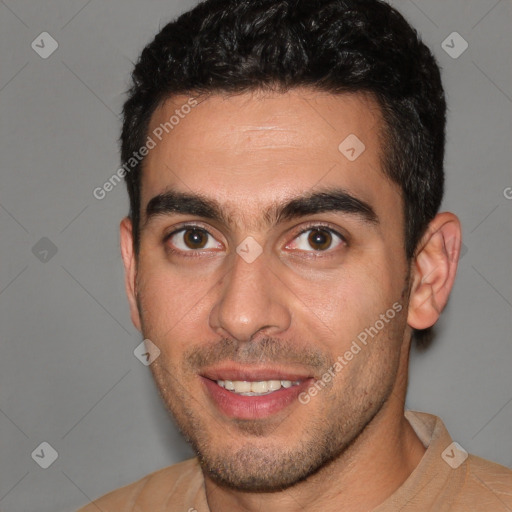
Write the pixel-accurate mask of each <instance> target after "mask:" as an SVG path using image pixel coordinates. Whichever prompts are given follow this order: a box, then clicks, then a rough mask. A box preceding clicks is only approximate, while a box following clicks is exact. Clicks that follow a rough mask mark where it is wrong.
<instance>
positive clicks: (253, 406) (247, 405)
mask: <svg viewBox="0 0 512 512" xmlns="http://www.w3.org/2000/svg"><path fill="white" fill-rule="evenodd" d="M201 380H202V381H203V384H204V385H205V386H206V389H207V390H208V393H209V395H210V397H211V398H212V399H213V402H214V403H215V405H216V406H217V408H218V409H219V410H220V411H221V412H223V413H224V414H225V415H226V416H228V417H230V418H236V419H240V420H255V419H261V418H267V417H268V416H271V415H272V414H276V413H278V412H279V411H282V410H283V409H285V408H286V407H288V406H289V405H290V404H292V403H293V402H297V401H298V399H297V397H298V396H299V394H300V393H302V391H304V390H305V389H306V388H307V387H308V384H309V381H310V380H311V379H307V380H305V381H302V382H301V383H300V384H298V385H296V386H291V387H289V388H281V389H279V390H278V391H274V392H273V393H270V394H268V395H262V396H243V395H237V394H236V393H232V392H231V391H228V390H226V389H224V388H222V387H221V386H219V385H218V384H217V383H216V382H215V381H213V380H211V379H207V378H205V377H201Z"/></svg>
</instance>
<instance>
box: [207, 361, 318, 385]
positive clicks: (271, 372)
mask: <svg viewBox="0 0 512 512" xmlns="http://www.w3.org/2000/svg"><path fill="white" fill-rule="evenodd" d="M200 375H201V376H203V377H206V378H207V379H210V380H231V381H251V382H258V381H263V380H290V381H292V382H296V381H304V380H307V379H310V378H311V375H307V374H305V373H304V372H299V371H296V370H290V369H285V368H279V367H273V368H272V367H268V366H267V367H255V366H243V365H233V364H230V365H223V366H216V367H212V368H208V369H206V370H203V371H202V372H200Z"/></svg>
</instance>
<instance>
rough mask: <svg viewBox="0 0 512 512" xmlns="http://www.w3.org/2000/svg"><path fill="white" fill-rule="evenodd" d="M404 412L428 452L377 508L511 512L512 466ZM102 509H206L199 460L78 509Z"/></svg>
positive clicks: (435, 421)
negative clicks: (470, 449)
mask: <svg viewBox="0 0 512 512" xmlns="http://www.w3.org/2000/svg"><path fill="white" fill-rule="evenodd" d="M405 416H406V418H407V420H408V421H409V423H410V424H411V426H412V428H413V429H414V431H415V432H416V435H417V436H418V437H419V438H420V440H421V442H422V443H423V444H424V446H425V448H426V449H427V450H426V452H425V454H424V456H423V458H422V459H421V461H420V463H419V464H418V466H417V467H416V469H415V470H414V471H413V472H412V473H411V475H409V478H408V479H407V480H406V481H405V482H404V483H403V485H402V486H401V487H399V488H398V489H397V490H396V491H395V492H394V493H393V494H392V495H391V496H390V497H389V498H388V499H387V500H386V501H385V502H384V503H382V504H381V505H379V506H378V507H377V508H376V509H374V512H398V511H399V512H413V511H414V512H418V511H421V512H426V511H434V512H512V470H510V469H508V468H506V467H504V466H500V465H498V464H494V463H493V462H489V461H487V460H484V459H481V458H480V457H476V456H474V455H469V456H467V454H466V452H464V451H463V450H462V449H461V448H460V447H459V446H458V445H456V444H453V441H452V439H451V437H450V434H448V431H447V430H446V427H445V426H444V424H443V422H442V421H441V420H440V419H439V418H437V417H436V416H432V415H430V414H425V413H420V412H413V411H407V412H406V413H405ZM99 510H101V511H102V512H175V511H176V512H196V511H197V512H208V511H209V508H208V504H207V501H206V494H205V488H204V479H203V474H202V472H201V468H200V466H199V463H198V461H197V459H190V460H187V461H185V462H181V463H179V464H175V465H174V466H170V467H167V468H164V469H161V470H160V471H156V472H155V473H152V474H150V475H148V476H146V477H144V478H143V479H142V480H139V481H138V482H135V483H133V484H131V485H128V486H126V487H122V488H121V489H118V490H116V491H113V492H111V493H109V494H107V495H105V496H103V497H102V498H100V499H98V500H96V501H94V502H93V503H91V504H89V505H88V506H86V507H84V508H82V509H80V510H79V511H78V512H98V511H99ZM341 510H342V509H341V508H340V511H341Z"/></svg>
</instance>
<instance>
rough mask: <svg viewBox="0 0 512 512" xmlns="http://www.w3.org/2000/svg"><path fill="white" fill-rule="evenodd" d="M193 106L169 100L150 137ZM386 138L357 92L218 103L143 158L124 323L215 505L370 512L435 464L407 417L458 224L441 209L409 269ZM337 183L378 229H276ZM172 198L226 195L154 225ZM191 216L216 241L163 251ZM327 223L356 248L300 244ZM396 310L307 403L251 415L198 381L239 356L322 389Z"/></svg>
mask: <svg viewBox="0 0 512 512" xmlns="http://www.w3.org/2000/svg"><path fill="white" fill-rule="evenodd" d="M187 100H188V96H176V97H173V98H172V99H170V100H168V101H167V102H165V103H164V104H163V105H161V106H160V108H158V109H157V110H156V111H155V112H154V114H153V116H152V119H151V123H150V127H149V131H148V133H151V131H152V130H153V129H154V128H156V127H157V126H158V125H159V124H160V123H164V122H165V121H167V120H168V119H169V118H170V116H171V115H172V114H173V113H174V111H175V109H176V108H180V106H181V105H183V104H185V103H186V102H187ZM381 128H382V120H381V117H380V111H379V108H378V106H377V105H376V103H375V102H374V101H373V100H372V98H371V97H369V96H366V95H363V94H352V95H348V94H344V95H337V96H334V95H331V94H327V93H320V92H317V91H316V92H315V91H311V90H304V89H296V90H293V91H290V92H287V93H284V94H283V93H272V94H271V93H265V94H264V93H261V92H251V93H244V94H240V95H237V96H227V95H221V94H215V95H212V96H209V97H207V98H202V99H201V100H200V104H199V105H198V106H197V107H195V108H194V109H193V110H192V111H191V112H190V113H189V114H188V115H187V116H186V117H184V118H183V119H181V120H180V122H179V124H178V125H176V126H175V127H174V129H173V130H172V131H170V133H169V134H167V135H166V136H165V137H164V138H163V139H162V141H161V142H159V143H158V144H157V146H156V147H155V148H154V149H153V150H151V151H150V153H149V154H148V156H147V157H146V160H145V162H144V170H143V179H142V201H141V208H142V209H141V239H140V252H139V255H138V257H136V256H135V254H134V252H133V240H132V226H131V223H130V220H129V219H128V218H126V219H124V220H123V221H122V223H121V246H122V254H123V260H124V264H125V270H126V288H127V294H128V298H129V301H130V307H131V316H132V320H133V323H134V325H135V326H136V327H137V328H138V329H139V330H141V331H142V333H143V335H144V337H145V338H149V339H150V340H151V341H152V342H153V343H154V344H155V345H157V346H158V347H159V349H160V351H161V354H160V356H159V357H158V358H157V359H156V360H155V362H154V363H153V364H152V365H151V369H152V372H153V375H154V378H155V380H156V383H157V385H158V388H159V390H160V393H161V395H162V398H163V399H164V401H165V403H166V404H167V406H168V407H169V409H170V410H171V412H172V413H173V415H174V416H175V418H176V421H177V423H178V425H179V426H180V428H181V430H182V431H183V433H184V434H185V436H186V437H187V439H188V440H189V441H190V442H191V443H192V445H193V446H194V448H195V449H196V450H197V451H198V452H199V454H200V456H201V460H202V463H203V472H204V475H205V482H206V492H207V499H208V504H209V507H210V509H211V510H212V511H214V512H217V511H221V510H248V511H257V510H272V509H275V510H280V511H284V512H288V511H290V512H291V511H296V510H304V509H305V510H311V511H316V510H318V511H320V510H321V511H323V512H329V511H331V510H341V508H340V507H341V506H342V507H343V508H342V510H346V511H363V510H370V509H372V508H374V507H376V506H378V505H379V504H380V503H382V502H383V501H384V500H385V499H386V498H387V497H389V496H390V495H391V494H392V493H393V492H394V491H395V490H396V489H397V488H398V487H399V486H400V485H401V484H402V483H403V482H404V481H405V480H406V479H407V477H408V476H409V475H410V474H411V472H412V471H413V469H414V468H415V467H416V466H417V465H418V463H419V462H420V460H421V457H422V455H423V454H424V451H425V448H424V447H423V445H422V444H421V442H420V441H419V439H418V438H417V436H416V434H415V433H414V431H413V430H412V428H411V427H410V425H409V423H408V422H407V420H405V418H404V415H403V410H404V403H405V393H406V387H407V367H408V355H409V348H410V341H411V333H412V329H413V328H418V329H420V328H426V327H429V326H431V325H433V324H434V323H435V321H436V320H437V318H438V316H439V314H440V313H441V311H442V309H443V308H444V306H445V304H446V301H447V299H448V295H449V292H450V289H451V287H452V285H453V280H454V277H455V272H456V267H457V259H458V252H459V247H460V225H459V222H458V220H457V218H456V217H455V216H454V215H453V214H451V213H442V214H439V215H437V216H436V218H435V219H433V221H432V222H431V223H430V226H429V228H428V230H427V232H426V233H425V236H424V237H423V239H422V240H421V242H420V244H419V246H418V250H417V254H416V257H415V258H414V259H413V260H412V261H407V259H406V257H405V250H404V234H403V233H404V219H403V213H402V210H403V203H402V198H401V194H400V189H399V187H398V185H396V184H394V183H392V182H391V181H390V180H389V179H388V178H387V177H386V176H385V175H384V174H383V172H382V168H381V161H380V157H381V151H382V148H381V139H380V138H379V130H380V129H381ZM349 134H356V135H357V137H358V138H359V139H360V140H361V141H363V143H364V145H365V151H364V152H363V153H362V154H361V155H360V156H359V157H358V158H357V159H356V160H354V161H349V160H348V159H347V158H345V156H343V155H342V154H341V152H340V151H339V150H338V145H339V144H340V142H341V141H343V140H344V139H345V138H346V137H347V136H348V135H349ZM332 187H337V188H341V189H343V190H345V191H347V192H348V193H350V194H351V195H352V196H354V197H357V198H358V199H360V200H362V201H364V202H365V203H367V204H368V205H370V206H371V208H372V209H373V210H374V212H375V214H376V216H377V219H378V222H368V221H367V220H365V219H363V218H362V217H361V216H358V215H354V214H350V213H346V212H324V213H315V214H312V215H306V216H304V217H301V218H297V219H292V220H288V221H281V222H277V223H270V224H268V223H266V222H265V220H266V219H265V216H264V215H263V213H262V212H263V211H264V210H266V209H267V208H268V207H269V206H272V205H280V204H283V203H285V202H286V201H288V200H290V199H291V198H294V197H297V196H301V195H305V194H308V193H311V192H315V191H320V190H324V189H329V188H332ZM170 190H173V191H179V192H187V193H194V194H201V195H202V196H204V197H207V198H210V199H212V200H215V201H216V202H218V203H219V205H220V206H221V207H222V209H223V211H224V212H225V214H226V218H227V221H228V222H227V223H226V224H224V223H221V222H219V221H217V220H211V219H205V218H202V217H200V216H197V215H189V214H177V213H167V214H162V215H157V216H152V217H151V218H150V219H149V220H148V219H146V206H147V204H148V203H149V202H150V201H151V199H152V198H153V197H155V196H156V195H158V194H161V193H163V192H166V191H170ZM184 222H187V223H188V222H190V223H193V224H196V225H197V226H199V227H201V228H202V229H204V230H206V231H208V233H210V235H211V237H207V239H208V245H207V246H206V248H205V249H199V250H198V249H194V248H190V247H189V246H187V245H186V243H184V242H185V240H186V239H184V238H183V232H182V233H181V235H180V234H177V235H174V236H173V237H171V239H168V240H166V241H165V242H164V241H163V239H164V237H165V235H166V234H169V233H171V232H172V231H174V230H176V229H178V228H179V227H181V226H182V224H183V223H184ZM317 225H323V226H324V228H323V229H325V226H326V225H327V227H329V228H332V229H335V230H336V231H338V232H339V233H341V234H342V235H343V236H344V237H345V241H342V240H341V239H339V238H337V237H336V236H335V235H332V238H331V239H330V240H331V241H332V242H331V245H329V243H327V249H325V250H318V246H317V245H314V244H313V245H311V244H310V241H311V239H309V242H308V235H309V234H311V232H308V233H307V234H306V235H300V236H299V233H300V232H301V230H303V229H305V228H311V226H317ZM189 234H190V232H189ZM322 234H323V236H324V237H325V236H327V240H328V241H329V235H328V234H326V232H325V231H322ZM248 236H251V237H252V238H254V240H256V241H257V242H258V244H259V245H260V246H261V248H262V253H261V254H260V255H259V256H258V257H257V258H256V259H255V260H254V261H253V262H251V263H248V262H247V261H245V260H244V259H243V258H242V257H240V256H239V254H237V252H236V248H237V247H238V246H239V245H240V244H241V243H242V242H243V241H244V240H245V239H246V237H248ZM323 240H325V238H323ZM313 241H314V240H313ZM170 249H174V250H178V252H174V253H173V252H171V251H170ZM180 249H181V250H182V252H179V250H180ZM185 251H188V252H185ZM194 251H195V252H194ZM192 252H193V253H194V255H195V257H187V255H190V254H191V253H192ZM396 303H398V304H399V305H400V306H401V311H400V312H399V313H397V314H396V316H394V318H393V319H392V320H390V321H389V322H387V323H385V324H384V327H383V328H382V329H381V330H379V331H378V334H377V335H375V336H374V337H373V338H371V339H370V341H369V343H368V344H367V345H366V346H364V347H363V348H362V350H361V351H360V352H359V353H358V354H357V355H355V356H354V357H353V359H352V360H351V361H349V362H348V363H347V365H346V366H344V368H343V370H342V371H339V372H337V373H336V376H335V377H334V378H332V379H331V381H330V382H329V383H328V385H327V386H325V388H322V390H321V391H319V392H318V394H317V395H316V396H314V397H312V398H311V400H310V401H309V402H308V403H307V404H305V405H303V404H301V403H299V402H298V401H297V400H295V401H294V402H293V403H291V404H290V405H288V406H287V407H286V408H284V409H283V410H280V411H278V412H277V413H275V414H271V415H270V416H268V417H265V418H258V419H252V420H244V421H241V420H237V419H236V418H231V417H228V416H226V415H225V414H224V413H223V412H222V411H220V410H219V408H218V407H217V406H216V405H215V403H214V401H212V399H211V397H210V395H209V394H208V392H207V391H206V390H205V387H204V385H203V384H202V382H201V378H200V376H199V375H200V374H201V372H204V371H205V369H207V368H210V367H212V366H215V365H218V364H219V363H225V362H229V361H235V362H236V363H238V364H243V365H246V366H247V367H250V368H259V369H261V368H265V367H268V366H271V367H272V368H273V369H276V368H279V369H282V370H283V371H292V370H293V371H295V372H299V373H300V374H301V375H308V376H310V377H311V378H312V379H313V382H314V381H315V380H318V379H321V378H322V375H323V374H324V372H325V371H326V370H327V369H328V368H329V367H330V366H331V365H332V364H333V363H334V362H335V361H336V360H337V357H338V356H343V354H344V353H345V352H346V351H347V350H349V349H350V346H351V343H352V342H353V340H355V339H357V336H358V334H359V333H361V332H362V331H364V329H365V328H368V327H369V326H373V325H375V323H376V321H377V320H378V319H379V318H381V317H380V315H381V314H383V313H385V312H386V311H387V310H388V309H390V308H392V305H393V304H396ZM278 489H280V491H279V492H272V491H276V490H278Z"/></svg>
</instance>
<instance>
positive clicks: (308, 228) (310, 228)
mask: <svg viewBox="0 0 512 512" xmlns="http://www.w3.org/2000/svg"><path fill="white" fill-rule="evenodd" d="M189 229H196V230H199V231H203V232H204V233H206V234H207V235H208V236H210V237H212V238H214V239H215V237H214V236H213V235H212V234H211V233H210V232H209V231H208V230H207V229H206V228H204V227H203V226H201V225H198V224H184V225H182V226H180V227H179V228H177V229H175V230H173V231H172V232H171V233H168V234H166V235H165V236H164V239H163V243H164V244H167V242H168V241H169V240H170V239H171V238H172V237H173V236H174V235H176V234H178V233H181V232H183V231H187V230H189ZM315 229H318V230H322V231H327V232H329V233H331V234H333V235H335V236H337V237H338V238H339V239H340V240H341V242H342V243H343V244H344V245H345V246H348V245H349V244H348V240H347V237H345V236H343V235H342V234H341V233H339V232H338V231H337V230H336V229H334V228H332V227H330V226H329V225H327V224H315V223H312V224H309V225H306V227H304V228H303V229H302V230H301V231H300V232H299V233H297V234H296V235H295V236H294V237H293V239H292V241H293V240H295V239H297V238H299V237H300V236H301V235H303V234H304V233H307V232H308V231H313V230H315ZM167 247H168V251H169V252H171V253H172V254H177V255H179V256H182V257H184V258H197V257H199V256H201V255H202V254H204V252H205V251H201V250H200V249H198V250H194V249H190V250H189V251H181V250H179V249H178V250H176V249H172V248H171V247H169V246H168V245H167ZM303 252H307V253H309V252H313V253H314V252H315V251H303ZM330 252H332V251H330V250H329V249H327V250H325V251H318V253H326V254H327V253H330Z"/></svg>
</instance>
